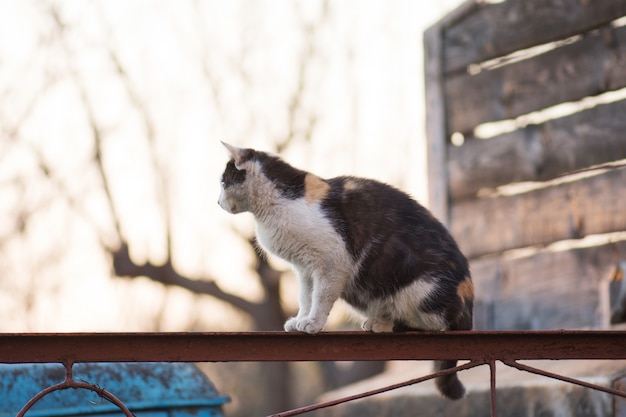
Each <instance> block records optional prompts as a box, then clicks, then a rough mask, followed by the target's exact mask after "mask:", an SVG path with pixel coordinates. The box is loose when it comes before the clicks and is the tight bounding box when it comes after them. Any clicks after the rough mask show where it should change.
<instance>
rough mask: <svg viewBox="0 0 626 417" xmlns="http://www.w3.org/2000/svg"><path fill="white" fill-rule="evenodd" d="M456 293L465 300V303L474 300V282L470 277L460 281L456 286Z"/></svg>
mask: <svg viewBox="0 0 626 417" xmlns="http://www.w3.org/2000/svg"><path fill="white" fill-rule="evenodd" d="M456 293H457V295H458V296H459V298H460V299H461V300H462V301H463V304H468V303H471V302H473V301H474V284H473V283H472V280H471V279H470V278H469V277H466V278H465V279H464V280H463V281H461V282H460V283H459V286H458V287H457V288H456Z"/></svg>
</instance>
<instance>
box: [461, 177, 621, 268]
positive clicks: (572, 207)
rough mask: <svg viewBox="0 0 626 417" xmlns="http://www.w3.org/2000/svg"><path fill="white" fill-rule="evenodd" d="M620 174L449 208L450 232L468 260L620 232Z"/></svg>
mask: <svg viewBox="0 0 626 417" xmlns="http://www.w3.org/2000/svg"><path fill="white" fill-rule="evenodd" d="M625 184H626V168H615V169H611V170H609V171H608V172H605V173H603V174H600V175H596V176H593V177H588V178H583V179H580V180H578V181H574V182H566V183H562V184H558V185H554V186H551V187H547V188H543V189H538V190H534V191H530V192H527V193H523V194H516V195H512V196H501V197H498V198H484V199H479V200H468V201H462V202H459V203H457V204H454V205H453V206H452V208H451V228H450V229H451V232H452V235H453V236H454V237H455V238H456V239H457V241H458V243H459V246H460V247H461V250H462V251H463V252H464V253H465V254H466V255H467V256H468V257H470V258H474V257H477V256H482V255H487V254H491V253H499V252H502V251H506V250H509V249H515V248H522V247H527V246H532V245H544V244H549V243H552V242H556V241H560V240H564V239H576V238H580V237H583V236H587V235H590V234H598V233H610V232H616V231H624V230H626V210H625V209H624V204H625V203H624V202H626V186H625Z"/></svg>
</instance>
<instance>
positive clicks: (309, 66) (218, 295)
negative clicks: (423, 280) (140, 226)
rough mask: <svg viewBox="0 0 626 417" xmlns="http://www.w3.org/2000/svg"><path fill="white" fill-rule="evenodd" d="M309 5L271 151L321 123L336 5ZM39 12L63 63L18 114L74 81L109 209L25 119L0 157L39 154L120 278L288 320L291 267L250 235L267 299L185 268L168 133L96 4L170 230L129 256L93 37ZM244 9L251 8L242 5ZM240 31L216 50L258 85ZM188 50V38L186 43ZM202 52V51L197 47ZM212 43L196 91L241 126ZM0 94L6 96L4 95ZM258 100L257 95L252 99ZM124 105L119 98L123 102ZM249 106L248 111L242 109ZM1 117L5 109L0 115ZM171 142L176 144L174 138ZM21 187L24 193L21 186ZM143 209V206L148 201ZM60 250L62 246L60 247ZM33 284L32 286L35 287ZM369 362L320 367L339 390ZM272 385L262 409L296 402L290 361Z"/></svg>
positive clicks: (255, 47)
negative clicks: (37, 140) (93, 74)
mask: <svg viewBox="0 0 626 417" xmlns="http://www.w3.org/2000/svg"><path fill="white" fill-rule="evenodd" d="M249 3H250V4H248V3H245V4H244V6H243V8H246V7H248V6H250V7H253V3H255V2H249ZM303 4H304V3H294V6H293V7H294V10H293V11H292V13H293V16H294V17H295V18H296V22H297V24H296V26H297V27H298V33H297V34H296V36H297V40H298V45H299V52H298V53H297V59H296V60H294V62H293V63H292V65H293V73H294V74H295V76H294V78H293V83H292V84H291V85H290V87H289V88H288V89H287V90H288V92H287V94H286V97H285V98H284V101H283V103H282V108H280V109H277V110H276V111H277V112H282V113H283V114H284V115H285V117H284V123H283V126H282V127H281V129H271V128H265V130H264V132H263V133H264V134H265V135H267V136H269V137H271V138H272V143H273V147H274V149H273V150H274V151H276V152H283V151H286V150H289V149H291V148H295V147H299V146H300V147H301V146H305V145H306V144H307V143H309V141H310V140H311V138H312V136H313V135H314V134H315V131H316V129H317V126H318V122H319V118H320V115H319V113H318V109H316V107H315V106H314V105H311V100H310V99H307V98H308V97H311V96H312V95H314V94H315V85H314V84H312V82H311V80H312V78H313V77H312V75H311V72H312V71H313V69H315V68H318V69H319V67H320V66H321V65H323V63H324V62H323V54H322V53H321V51H320V40H319V32H320V31H322V30H324V29H325V28H326V27H327V26H328V25H329V24H330V23H329V21H330V20H331V10H330V7H329V4H328V1H320V2H319V3H318V6H319V7H318V8H317V9H316V12H314V13H311V12H310V11H309V12H307V13H305V12H304V11H303V10H301V8H302V7H303ZM203 5H204V3H202V2H197V1H196V2H194V3H192V7H191V8H190V9H191V10H192V11H193V16H194V19H195V22H194V25H195V30H196V32H197V33H199V34H202V33H203V31H205V30H206V28H207V27H208V23H207V22H205V21H203V18H202V16H204V15H206V10H203V9H202V7H203ZM40 7H42V8H43V9H44V10H45V12H44V13H43V14H44V15H45V17H46V18H47V19H48V20H47V22H48V23H50V27H49V28H48V31H47V32H46V33H44V34H43V35H42V41H41V42H42V46H41V48H48V49H54V55H55V56H61V57H62V58H61V61H62V65H59V68H60V69H59V68H56V69H54V70H51V69H46V71H48V72H50V73H51V74H52V75H51V76H50V77H49V80H48V81H47V82H45V83H44V84H43V85H41V86H40V88H39V92H38V93H37V94H35V95H33V99H32V102H31V103H29V104H27V105H26V106H24V108H25V111H24V112H23V115H22V116H21V117H22V118H23V119H25V118H27V117H28V116H29V114H31V113H32V112H33V109H34V108H35V107H36V105H37V101H38V100H40V99H41V98H42V97H45V96H46V95H47V94H48V92H49V89H50V88H51V86H52V85H55V83H57V82H58V83H60V82H64V83H69V84H70V85H71V86H72V88H73V90H74V91H75V93H76V101H77V102H78V103H79V108H80V111H81V112H82V117H83V118H84V124H85V126H86V127H87V130H86V131H87V132H89V140H90V144H91V145H90V149H91V154H90V156H89V157H88V158H87V160H86V161H85V164H86V166H85V167H84V171H85V172H89V173H90V177H89V178H90V180H89V184H90V186H91V187H93V188H94V189H95V191H94V189H91V190H89V193H94V192H97V193H98V194H99V195H102V196H103V197H104V198H103V199H102V200H103V201H104V208H103V210H104V211H106V212H107V213H108V214H107V216H106V219H105V220H103V219H101V218H94V215H93V214H92V213H90V211H89V210H88V209H87V208H86V205H87V204H86V202H85V198H86V197H85V193H84V190H82V189H78V190H75V189H73V188H72V187H70V186H68V184H69V182H68V180H67V179H66V178H62V177H63V175H62V173H61V168H60V167H59V165H58V164H55V163H51V161H50V159H49V158H48V157H47V156H46V155H45V154H44V153H42V151H41V148H39V147H37V146H34V145H33V146H31V145H29V143H28V141H25V140H24V137H23V136H22V135H21V133H20V128H19V127H20V125H21V121H20V118H19V117H18V118H17V121H16V122H15V123H14V127H13V128H12V129H8V130H7V129H6V128H5V126H10V124H0V125H1V126H2V128H3V131H2V136H3V138H4V141H3V144H2V147H0V161H1V159H2V158H3V157H4V156H5V155H7V154H8V153H7V152H8V151H7V149H8V148H10V147H11V146H13V145H14V144H15V143H18V142H19V143H20V146H25V147H26V148H28V150H29V152H30V154H31V155H32V156H33V158H34V160H35V161H36V162H35V165H36V166H37V169H38V174H37V175H39V176H40V177H41V178H39V177H38V180H43V181H45V183H46V186H47V187H49V188H50V190H51V192H50V195H51V197H50V200H49V201H53V200H54V201H56V200H62V201H63V204H64V205H65V206H66V207H67V208H68V209H69V210H71V212H72V213H73V214H78V216H79V217H81V218H82V219H83V220H82V221H83V222H84V223H85V224H88V225H89V226H90V227H91V228H92V229H93V233H94V234H95V235H96V236H97V239H98V241H99V245H100V250H101V252H102V254H103V255H105V256H106V257H107V258H108V260H109V262H110V266H111V270H112V273H113V275H114V276H116V277H118V278H122V279H127V280H132V279H136V278H140V277H141V278H148V279H149V280H151V281H153V282H156V283H160V284H162V285H164V286H166V287H177V288H183V289H185V290H188V291H190V292H192V293H194V294H197V295H201V296H208V297H211V298H213V299H216V300H220V301H222V302H224V303H227V304H228V305H230V306H231V307H233V308H234V309H236V310H237V311H239V312H240V313H242V314H244V315H245V316H246V317H247V318H248V320H249V321H250V322H251V323H252V327H253V328H254V329H256V330H280V329H282V325H283V323H284V321H285V320H286V318H287V317H288V316H289V315H290V314H293V312H290V311H288V309H287V308H286V307H285V306H284V303H283V301H282V300H281V297H280V295H281V284H282V283H283V282H284V279H285V274H284V272H283V271H280V270H277V269H275V268H274V267H273V266H272V265H271V264H270V263H269V262H268V260H267V258H266V257H265V256H264V255H263V254H262V253H261V252H260V251H259V250H258V248H257V247H256V246H255V244H254V240H253V238H252V237H250V236H248V235H242V236H241V239H242V240H243V241H244V242H246V244H247V247H248V248H249V250H250V251H252V253H253V254H254V256H253V258H252V259H253V263H252V265H250V267H251V269H252V270H253V271H254V274H252V276H253V277H254V278H255V279H256V280H257V281H258V287H259V288H261V289H262V296H261V297H260V299H259V300H255V301H252V300H251V299H248V298H246V297H244V296H242V295H240V294H238V293H234V292H231V291H228V290H226V289H224V288H223V287H222V286H221V285H220V283H219V280H218V279H216V278H215V277H213V276H210V275H207V274H190V273H187V272H185V271H184V269H183V268H181V267H180V263H179V262H178V261H177V256H179V255H178V254H177V252H176V251H177V249H176V245H175V244H174V242H175V240H176V238H177V236H176V228H175V227H174V223H175V221H176V216H177V215H178V213H177V212H176V211H175V210H174V208H173V207H174V206H175V204H174V203H175V197H173V195H174V191H175V187H176V184H174V183H173V182H172V181H171V180H170V177H171V174H172V171H173V166H172V164H173V162H172V161H170V160H169V159H168V154H167V152H162V151H161V150H160V148H161V147H162V142H160V140H161V138H162V135H161V134H160V132H159V127H158V122H157V116H155V115H154V113H153V110H152V109H151V106H150V100H149V99H148V98H146V97H145V92H144V91H142V90H141V88H139V82H138V81H139V80H138V79H137V78H136V76H134V75H133V71H132V68H131V64H129V63H128V62H127V60H126V58H125V56H124V55H123V54H122V53H121V52H120V50H119V49H118V48H117V47H116V45H115V44H114V41H113V39H114V36H113V35H114V33H115V29H114V25H113V24H112V22H110V21H107V17H106V16H105V13H102V11H101V10H100V11H97V12H96V13H92V15H91V18H92V19H94V16H97V19H100V20H99V22H100V25H101V26H102V28H104V29H103V30H104V31H106V32H108V35H109V36H108V37H105V38H104V40H103V41H93V44H92V45H90V47H92V48H96V49H97V50H98V51H99V52H100V55H99V56H100V58H101V60H100V61H99V62H100V65H101V66H104V67H106V68H107V69H108V75H109V77H110V78H111V80H113V81H112V83H114V84H115V85H116V88H118V89H119V91H121V93H120V94H119V95H118V96H117V99H118V100H122V101H123V106H125V108H128V109H129V111H131V112H132V117H133V119H134V123H136V124H137V125H138V126H140V127H141V131H142V132H143V135H142V140H144V141H145V149H147V153H146V154H143V155H139V156H138V158H143V159H147V160H148V162H147V163H146V164H145V165H146V166H147V167H149V173H150V176H151V182H152V183H153V184H154V187H153V188H154V194H155V198H154V201H150V202H147V203H146V205H152V206H154V205H156V207H150V208H151V209H152V210H155V211H156V212H158V213H159V215H160V219H162V223H163V224H162V225H159V230H161V229H162V230H163V231H164V237H163V242H164V246H165V249H164V251H163V252H164V257H163V258H162V259H159V260H157V261H155V260H154V259H153V258H151V257H149V256H146V257H145V259H141V260H138V259H136V258H135V257H133V256H132V252H133V251H132V249H133V246H135V245H137V244H136V243H135V242H134V241H133V238H132V236H131V234H130V233H129V232H128V230H127V227H125V225H127V224H128V223H130V222H131V220H129V219H128V218H126V217H125V213H124V211H123V210H122V209H120V207H121V206H123V203H124V202H123V201H122V199H123V197H122V196H121V193H120V192H119V190H118V189H117V188H116V184H117V183H116V180H115V177H116V175H117V176H119V173H118V172H115V171H114V169H116V168H114V164H112V163H111V159H112V156H111V155H110V154H109V153H108V150H107V144H108V141H109V139H110V137H111V136H112V134H114V132H115V126H113V127H112V126H111V124H110V123H109V122H105V121H103V120H105V119H106V117H105V116H103V114H102V113H103V112H102V110H101V109H100V107H99V106H98V104H97V103H96V95H97V93H96V92H94V91H92V89H93V87H92V83H90V82H89V81H88V80H87V78H88V77H89V74H88V73H87V72H86V70H85V69H84V68H83V67H82V66H81V65H82V63H81V56H80V53H81V52H80V51H79V52H77V51H76V48H75V44H76V43H77V39H79V38H81V37H86V38H89V35H87V34H85V33H82V32H81V29H80V28H77V27H76V25H77V23H76V22H77V19H76V18H74V19H72V18H68V17H67V16H66V15H67V10H66V9H65V8H63V7H61V5H60V4H59V3H56V2H50V3H43V4H42V5H41V6H40ZM82 7H86V8H88V7H98V5H97V4H95V5H93V6H91V3H90V5H86V6H85V5H83V6H82ZM242 13H251V12H245V11H242ZM244 29H245V30H244V32H245V31H246V30H247V31H249V32H248V33H243V34H241V37H242V41H241V43H240V48H239V51H238V53H234V54H233V55H232V56H220V57H218V59H223V60H225V61H227V62H228V63H229V64H228V65H230V68H231V70H232V71H230V72H229V77H232V78H234V79H236V80H235V81H236V82H237V83H238V84H239V85H242V86H244V89H249V90H253V89H254V88H256V87H257V85H256V84H255V83H256V82H257V81H255V77H254V75H253V74H251V72H250V69H249V68H248V66H246V65H245V61H246V59H247V58H248V56H249V55H251V54H253V53H258V51H259V50H260V49H262V48H263V45H259V44H257V43H255V42H256V40H255V33H254V29H255V28H254V27H251V28H244ZM198 38H199V39H201V40H202V42H207V39H208V37H207V36H198ZM185 47H187V46H186V45H183V44H182V41H181V48H185ZM198 51H200V52H199V53H197V52H198ZM210 51H211V45H209V44H206V43H205V44H202V43H201V44H200V46H199V47H198V50H197V51H191V52H190V54H196V53H197V56H196V57H195V63H196V65H197V66H198V68H199V73H200V74H202V80H201V84H200V85H199V88H201V89H203V90H204V91H206V96H207V97H209V98H210V100H211V103H212V108H213V109H214V110H215V113H216V114H217V115H218V116H217V117H219V118H223V119H225V120H228V121H230V122H232V123H235V116H233V115H232V114H231V112H230V109H229V108H228V106H227V105H226V104H224V103H225V100H226V98H225V97H226V93H225V92H224V89H225V85H226V84H227V82H228V80H224V76H223V74H219V73H216V71H215V68H214V63H215V60H216V58H215V57H210V56H209V55H210ZM1 94H2V91H0V99H2V100H6V97H3V96H2V95H1ZM241 101H242V104H241V105H242V106H244V107H245V106H247V104H246V100H241ZM250 101H252V100H250ZM120 105H122V104H120ZM247 110H248V111H247V114H248V118H247V120H246V122H245V123H243V127H241V129H240V131H241V132H243V133H244V134H250V135H252V134H253V132H254V131H257V130H263V128H262V126H264V123H263V121H262V120H261V118H262V116H259V115H257V114H256V113H255V111H254V110H255V109H254V108H253V107H250V108H248V109H247ZM244 113H245V112H244ZM0 116H1V115H0ZM169 146H175V145H172V144H171V143H170V145H169ZM30 180H32V178H24V177H18V178H16V179H15V181H13V182H12V184H13V185H12V186H14V187H16V189H17V190H19V189H20V187H22V188H25V185H24V184H25V183H26V182H27V181H30ZM17 193H18V194H19V191H18V192H17ZM46 203H47V201H46V200H45V199H44V200H43V202H40V205H36V204H35V205H33V204H25V203H23V202H19V201H18V202H16V203H15V207H16V210H15V211H14V213H13V215H14V219H13V222H12V224H13V225H14V230H11V231H6V233H2V234H1V235H0V247H2V246H3V245H4V244H5V242H6V241H9V240H11V239H12V238H13V237H15V236H18V235H20V234H21V233H22V232H23V230H24V229H26V228H28V224H29V222H30V219H31V217H32V214H33V213H35V212H37V211H38V210H40V208H41V204H46ZM144 209H145V207H144ZM56 248H57V250H58V248H59V246H58V245H56ZM58 257H60V256H58V255H57V254H56V253H54V252H50V258H58ZM32 287H33V288H36V285H33V286H32ZM33 294H34V292H31V293H30V294H28V293H27V294H25V299H26V302H28V297H32V296H33ZM367 365H368V366H367V367H363V366H360V365H355V367H354V368H353V369H351V370H349V371H348V372H343V373H342V372H340V371H339V369H338V367H337V366H335V364H333V363H325V364H323V365H322V366H323V367H322V371H321V372H322V374H323V375H324V378H325V385H326V388H334V387H337V386H339V385H342V384H345V383H349V382H352V381H354V380H356V379H360V378H363V377H366V376H369V375H372V374H373V373H376V372H379V371H380V370H382V367H383V364H381V363H376V364H371V363H368V364H367ZM263 366H264V367H265V372H264V374H265V376H266V377H267V381H266V383H264V384H262V385H261V386H260V387H259V389H264V390H266V391H265V394H264V395H263V397H265V398H266V399H267V400H268V401H267V404H265V406H264V407H265V409H264V410H261V409H259V408H257V411H258V412H275V411H280V410H283V409H286V408H288V407H290V406H292V405H294V404H293V403H292V400H291V398H292V397H293V395H292V394H293V393H292V392H291V391H292V387H293V383H292V376H291V375H292V373H291V371H290V366H289V364H286V363H272V364H265V365H263Z"/></svg>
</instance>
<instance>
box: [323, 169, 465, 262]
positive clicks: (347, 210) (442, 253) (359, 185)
mask: <svg viewBox="0 0 626 417" xmlns="http://www.w3.org/2000/svg"><path fill="white" fill-rule="evenodd" d="M326 181H327V183H328V185H329V190H328V193H327V195H326V198H325V199H324V201H323V202H322V209H323V211H324V213H325V215H326V216H327V217H328V218H329V219H330V221H331V223H332V224H333V225H334V227H335V229H336V230H337V232H338V233H340V234H341V235H342V237H343V240H344V241H345V242H346V246H347V248H348V250H349V251H350V252H351V253H352V255H353V257H354V258H355V259H357V258H360V257H361V256H362V255H363V253H364V251H366V250H368V248H373V247H376V246H384V247H385V248H384V249H381V250H382V251H383V252H390V251H393V252H395V253H400V252H403V253H405V252H412V253H419V255H420V257H424V255H425V254H431V255H429V256H435V257H436V258H437V262H438V261H439V260H440V259H439V258H441V259H443V258H448V259H449V258H453V259H455V260H458V262H460V263H462V264H465V262H466V261H465V260H464V257H463V256H462V255H461V253H460V251H459V249H458V247H457V245H456V242H455V241H454V239H453V238H452V236H451V235H450V234H449V232H448V230H447V229H446V228H445V227H444V226H443V224H441V223H440V222H439V221H438V220H437V219H436V218H435V217H434V216H433V215H432V214H431V213H430V212H429V211H428V210H427V209H426V208H425V207H424V206H422V205H421V204H419V203H418V202H417V201H415V200H414V199H413V198H411V197H410V196H409V195H408V194H407V193H405V192H403V191H401V190H399V189H397V188H395V187H393V186H390V185H388V184H385V183H382V182H379V181H376V180H372V179H367V178H360V177H351V176H342V177H336V178H332V179H329V180H326ZM378 252H379V253H380V251H378ZM394 257H395V255H394ZM433 261H435V260H433Z"/></svg>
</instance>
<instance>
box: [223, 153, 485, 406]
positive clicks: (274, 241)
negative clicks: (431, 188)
mask: <svg viewBox="0 0 626 417" xmlns="http://www.w3.org/2000/svg"><path fill="white" fill-rule="evenodd" d="M222 143H223V142H222ZM224 146H225V147H226V148H227V149H228V151H229V153H230V156H231V159H230V161H229V162H228V163H227V164H226V169H225V170H224V173H223V174H222V181H221V186H222V190H221V194H220V197H219V205H220V206H221V207H222V208H223V209H224V210H226V211H227V212H230V213H240V212H246V211H248V212H251V213H252V214H253V215H254V218H255V220H256V225H257V240H258V242H259V244H260V245H261V246H262V247H263V248H264V249H265V250H267V251H268V252H270V253H273V254H275V255H277V256H279V257H281V258H283V259H285V260H287V261H288V262H290V263H291V264H292V265H293V267H294V269H295V271H296V273H297V276H298V284H299V296H298V301H299V311H298V315H297V316H296V317H292V318H290V319H289V320H287V322H286V323H285V330H286V331H300V332H305V333H317V332H319V331H321V330H322V329H323V328H324V325H325V324H326V320H327V318H328V314H329V312H330V310H331V308H332V306H333V304H334V303H335V301H336V300H337V299H338V298H342V299H344V300H345V301H346V302H347V303H348V304H350V305H351V306H352V307H353V308H354V309H355V310H356V311H357V312H359V313H361V314H362V315H363V316H364V317H365V318H366V319H365V321H364V322H363V324H362V328H363V329H364V330H368V331H372V332H390V331H408V330H428V331H433V330H434V331H443V330H470V329H471V328H472V305H473V298H474V297H473V296H474V294H473V285H472V281H471V278H470V272H469V266H468V262H467V260H466V259H465V257H464V256H463V254H462V253H461V251H460V250H459V248H458V246H457V244H456V243H455V241H454V240H453V238H452V236H451V235H450V234H449V233H448V231H447V230H446V229H445V227H444V226H443V225H442V224H441V223H440V222H439V221H437V220H436V219H435V218H434V217H433V216H432V215H431V214H430V212H429V211H428V210H427V209H426V208H424V207H423V206H421V205H420V204H418V203H417V202H416V201H414V200H413V199H411V198H410V197H409V196H408V195H407V194H405V193H404V192H402V191H400V190H398V189H396V188H394V187H391V186H389V185H386V184H383V183H380V182H378V181H374V180H370V179H364V178H357V177H350V176H342V177H337V178H331V179H322V178H320V177H318V176H316V175H314V174H311V173H309V172H306V171H303V170H300V169H297V168H294V167H292V166H291V165H289V164H287V163H286V162H284V161H283V160H281V159H280V158H278V157H276V156H272V155H270V154H267V153H265V152H260V151H257V150H254V149H242V148H238V147H235V146H232V145H228V144H226V143H224ZM456 363H457V361H456V360H446V361H436V362H435V369H436V370H438V371H439V370H443V369H449V368H453V367H454V366H456ZM435 382H436V385H437V387H438V389H439V391H440V392H441V393H442V394H443V395H444V396H446V397H448V398H450V399H458V398H461V397H463V395H464V394H465V388H464V387H463V384H461V381H459V379H458V377H457V375H456V373H453V374H448V375H445V376H442V377H439V378H438V379H437V380H436V381H435Z"/></svg>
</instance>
